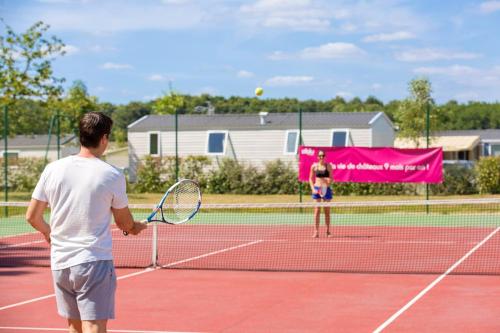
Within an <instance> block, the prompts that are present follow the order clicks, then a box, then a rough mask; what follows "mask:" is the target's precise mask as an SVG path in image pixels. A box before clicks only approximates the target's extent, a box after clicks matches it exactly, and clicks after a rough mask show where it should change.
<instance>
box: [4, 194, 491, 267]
mask: <svg viewBox="0 0 500 333" xmlns="http://www.w3.org/2000/svg"><path fill="white" fill-rule="evenodd" d="M26 206H27V203H0V209H1V211H0V214H3V215H1V216H2V217H1V223H0V266H26V265H44V266H45V265H47V266H48V265H49V258H50V254H49V247H48V245H47V244H46V243H45V241H44V240H43V238H42V237H41V236H40V235H39V234H38V233H36V232H34V230H33V229H32V228H31V226H30V225H29V224H28V223H27V222H26V221H25V220H24V214H25V211H26ZM315 207H319V208H320V209H321V211H322V214H321V227H320V228H321V229H320V235H319V236H320V237H319V238H313V237H312V236H313V233H314V218H313V214H314V209H315ZM130 208H131V210H132V212H133V214H134V217H135V218H136V219H137V220H140V219H143V218H145V217H146V216H147V215H148V214H149V212H150V211H151V208H152V206H151V205H131V206H130ZM325 208H328V209H330V211H331V237H326V227H325V223H324V213H323V211H324V209H325ZM48 213H49V212H48ZM7 214H8V216H6V215H7ZM48 218H49V217H48V216H47V220H48ZM112 235H113V246H114V249H113V250H114V257H115V264H116V266H118V267H148V266H156V265H157V266H161V267H163V268H180V269H220V270H263V271H266V270H269V271H319V272H360V273H436V274H438V273H443V272H446V271H447V270H450V271H449V272H448V273H450V274H493V275H500V199H469V200H430V201H425V200H419V201H393V202H345V203H340V202H334V203H322V204H316V203H311V204H310V203H307V204H305V203H304V204H283V203H280V204H241V205H236V204H224V205H214V204H211V205H203V206H202V209H201V211H200V212H199V214H198V215H197V216H196V217H195V218H194V220H192V221H190V222H188V223H186V224H182V225H174V226H172V225H163V224H161V225H156V224H155V225H150V227H149V228H148V229H147V230H146V231H145V232H143V233H141V234H140V235H139V236H128V237H125V236H123V235H122V233H121V231H120V230H119V229H118V228H116V227H115V226H113V228H112Z"/></svg>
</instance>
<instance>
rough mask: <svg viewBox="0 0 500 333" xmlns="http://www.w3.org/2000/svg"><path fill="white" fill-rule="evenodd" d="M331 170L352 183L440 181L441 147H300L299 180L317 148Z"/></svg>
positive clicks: (335, 177)
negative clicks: (322, 153)
mask: <svg viewBox="0 0 500 333" xmlns="http://www.w3.org/2000/svg"><path fill="white" fill-rule="evenodd" d="M320 150H321V151H323V152H325V155H326V156H325V161H326V162H327V163H330V164H331V166H332V169H333V180H334V181H335V182H355V183H441V182H442V181H443V153H442V149H441V148H428V149H417V148H415V149H399V148H388V147H384V148H364V147H310V146H300V147H299V180H300V181H309V173H310V170H311V165H312V164H313V163H315V162H317V161H318V151H320Z"/></svg>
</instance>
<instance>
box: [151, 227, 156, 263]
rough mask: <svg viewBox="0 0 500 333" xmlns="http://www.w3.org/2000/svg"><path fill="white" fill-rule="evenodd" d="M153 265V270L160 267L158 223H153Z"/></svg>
mask: <svg viewBox="0 0 500 333" xmlns="http://www.w3.org/2000/svg"><path fill="white" fill-rule="evenodd" d="M151 246H152V249H151V265H152V266H153V268H156V267H158V223H156V222H154V223H153V239H152V242H151Z"/></svg>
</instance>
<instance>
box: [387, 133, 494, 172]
mask: <svg viewBox="0 0 500 333" xmlns="http://www.w3.org/2000/svg"><path fill="white" fill-rule="evenodd" d="M394 146H395V147H397V148H414V147H416V144H415V143H414V142H412V141H410V140H407V139H400V138H398V139H396V141H395V142H394ZM418 146H419V147H425V146H426V139H425V138H423V137H420V138H419V139H418ZM429 146H430V147H442V148H443V161H444V163H447V164H457V163H459V164H468V165H470V164H471V163H473V162H474V161H477V160H478V159H479V158H481V157H483V156H500V129H487V130H462V131H438V132H435V133H433V136H432V137H431V138H430V144H429Z"/></svg>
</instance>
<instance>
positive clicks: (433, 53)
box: [395, 49, 481, 62]
mask: <svg viewBox="0 0 500 333" xmlns="http://www.w3.org/2000/svg"><path fill="white" fill-rule="evenodd" d="M395 57H396V59H397V60H399V61H405V62H419V61H435V60H454V59H466V60H467V59H476V58H479V57H481V55H480V54H477V53H469V52H455V51H449V50H438V49H416V50H409V51H403V52H399V53H396V55H395Z"/></svg>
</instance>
